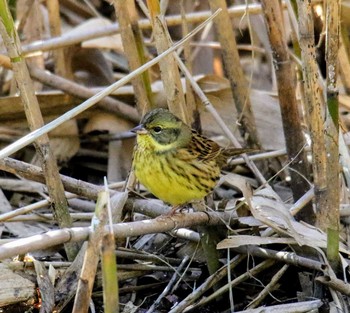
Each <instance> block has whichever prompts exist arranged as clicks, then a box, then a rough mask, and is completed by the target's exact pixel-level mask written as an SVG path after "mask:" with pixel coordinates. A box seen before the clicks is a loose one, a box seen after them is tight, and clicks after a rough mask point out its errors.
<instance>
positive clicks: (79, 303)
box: [72, 191, 108, 313]
mask: <svg viewBox="0 0 350 313" xmlns="http://www.w3.org/2000/svg"><path fill="white" fill-rule="evenodd" d="M107 202H108V193H107V192H105V191H102V192H101V193H99V196H98V199H97V203H96V210H95V215H94V217H93V218H92V220H91V233H90V235H89V240H88V244H87V249H86V251H85V255H84V262H83V267H82V269H81V273H80V279H79V281H78V288H77V293H76V296H75V299H74V306H73V310H72V313H85V312H88V309H89V305H90V298H91V294H92V287H93V285H94V282H95V276H96V271H97V265H98V262H99V259H100V257H99V256H100V248H101V245H102V241H103V237H104V235H105V225H106V222H107V210H106V205H107Z"/></svg>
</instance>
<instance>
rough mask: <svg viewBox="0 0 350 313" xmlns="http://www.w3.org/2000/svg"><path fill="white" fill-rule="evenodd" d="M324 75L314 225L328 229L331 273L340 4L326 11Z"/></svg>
mask: <svg viewBox="0 0 350 313" xmlns="http://www.w3.org/2000/svg"><path fill="white" fill-rule="evenodd" d="M326 10H327V12H326V75H327V108H328V110H327V114H326V120H325V133H324V136H325V140H326V151H327V159H326V160H327V190H326V194H325V195H324V197H325V198H326V199H327V200H326V206H324V207H320V209H321V210H320V212H319V214H318V215H317V224H318V226H319V227H320V228H321V229H327V257H328V260H329V262H330V263H331V265H332V267H333V269H334V270H336V271H338V270H341V265H340V258H339V227H340V225H339V223H340V216H339V206H340V190H341V189H340V164H339V102H338V93H339V92H338V87H337V78H338V60H339V58H338V51H339V27H340V26H339V25H340V1H339V0H336V1H329V2H327V7H326Z"/></svg>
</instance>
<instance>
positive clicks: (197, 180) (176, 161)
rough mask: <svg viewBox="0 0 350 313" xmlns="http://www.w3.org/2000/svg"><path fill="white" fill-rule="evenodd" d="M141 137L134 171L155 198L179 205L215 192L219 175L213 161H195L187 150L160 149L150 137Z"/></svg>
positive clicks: (135, 152)
mask: <svg viewBox="0 0 350 313" xmlns="http://www.w3.org/2000/svg"><path fill="white" fill-rule="evenodd" d="M140 137H141V138H138V144H137V146H136V148H135V151H134V160H133V169H134V172H135V175H136V177H137V178H138V180H139V181H140V182H141V183H142V184H143V185H144V186H145V187H146V188H147V189H148V190H149V191H150V192H151V193H153V194H154V195H155V196H156V197H158V198H159V199H161V200H163V201H165V202H168V203H170V204H171V205H180V204H184V203H187V202H190V201H193V200H199V199H202V198H204V197H205V196H206V195H207V194H208V193H209V192H211V191H212V190H213V188H214V187H215V184H216V182H217V180H218V178H219V175H220V169H219V167H218V166H217V164H216V162H215V161H214V160H209V161H203V160H198V159H195V158H192V157H191V155H189V152H188V151H187V150H186V149H185V148H181V149H168V150H166V151H164V150H159V149H157V148H158V147H157V146H155V145H154V144H153V142H152V140H151V139H148V138H147V136H140ZM142 137H144V138H142Z"/></svg>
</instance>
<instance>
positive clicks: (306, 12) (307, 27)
mask: <svg viewBox="0 0 350 313" xmlns="http://www.w3.org/2000/svg"><path fill="white" fill-rule="evenodd" d="M298 12H299V33H300V35H299V38H300V39H299V44H300V48H301V51H302V67H303V78H304V91H305V102H306V103H305V106H306V109H307V113H308V115H307V122H308V126H309V129H310V135H311V140H312V144H311V151H312V166H313V175H314V185H315V205H316V212H317V213H316V219H317V215H318V214H319V212H320V211H321V210H322V208H325V207H326V206H327V199H326V197H325V196H326V189H327V160H326V151H325V145H326V143H325V138H324V134H323V129H324V128H323V121H324V115H325V107H324V101H323V99H322V97H321V87H320V85H319V73H318V67H317V64H316V52H315V41H314V36H313V32H314V25H313V16H312V9H311V5H310V3H308V2H306V1H301V0H298Z"/></svg>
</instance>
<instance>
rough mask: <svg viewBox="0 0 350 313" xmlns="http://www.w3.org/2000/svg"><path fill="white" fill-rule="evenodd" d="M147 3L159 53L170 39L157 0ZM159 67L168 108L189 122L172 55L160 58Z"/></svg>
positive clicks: (169, 42) (178, 74)
mask: <svg viewBox="0 0 350 313" xmlns="http://www.w3.org/2000/svg"><path fill="white" fill-rule="evenodd" d="M147 5H148V10H149V13H150V17H151V22H152V30H153V40H154V42H155V45H156V48H157V52H158V54H161V53H163V52H164V51H166V50H167V49H169V47H171V45H172V41H171V38H170V34H169V32H168V29H167V26H166V24H165V21H164V15H163V13H162V12H161V11H160V6H159V0H147ZM159 67H160V76H161V79H162V82H163V86H164V90H165V93H166V99H167V104H168V107H169V110H170V111H171V112H172V113H174V114H175V115H176V116H178V117H179V118H181V119H182V120H183V121H184V122H185V123H187V124H189V122H190V117H189V112H188V110H187V108H186V102H185V95H184V91H183V88H182V84H181V80H180V73H179V69H178V67H177V63H176V61H175V59H174V56H173V55H171V54H169V55H168V56H166V57H165V58H163V59H162V60H160V61H159Z"/></svg>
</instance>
